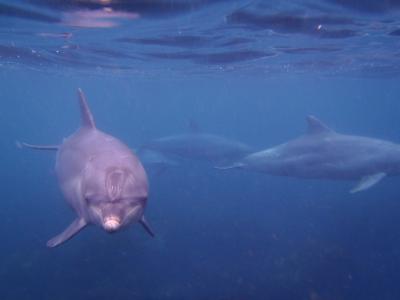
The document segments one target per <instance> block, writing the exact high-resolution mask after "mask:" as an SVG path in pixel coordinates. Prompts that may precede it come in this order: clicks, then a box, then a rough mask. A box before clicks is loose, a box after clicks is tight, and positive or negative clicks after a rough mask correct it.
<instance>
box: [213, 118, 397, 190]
mask: <svg viewBox="0 0 400 300" xmlns="http://www.w3.org/2000/svg"><path fill="white" fill-rule="evenodd" d="M307 123H308V130H307V133H306V134H305V135H303V136H301V137H299V138H297V139H294V140H291V141H289V142H287V143H284V144H281V145H278V146H276V147H272V148H269V149H266V150H263V151H260V152H256V153H253V154H250V155H248V156H246V157H245V158H243V159H241V160H239V161H237V162H236V163H234V164H233V165H231V166H227V167H221V168H220V169H230V168H242V169H248V170H254V171H260V172H265V173H268V174H271V175H278V176H291V177H300V178H312V179H338V180H341V179H342V180H359V183H358V184H357V185H356V186H355V187H354V188H353V189H352V190H351V192H352V193H355V192H359V191H362V190H366V189H368V188H370V187H371V186H373V185H374V184H376V183H378V182H379V181H380V180H381V179H382V178H384V177H385V176H387V175H399V174H400V145H398V144H395V143H392V142H388V141H383V140H379V139H373V138H368V137H362V136H354V135H344V134H339V133H337V132H335V131H333V130H332V129H330V128H329V127H327V126H326V125H325V124H323V123H322V122H321V121H319V120H318V119H317V118H315V117H313V116H308V117H307Z"/></svg>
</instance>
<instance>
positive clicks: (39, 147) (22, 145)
mask: <svg viewBox="0 0 400 300" xmlns="http://www.w3.org/2000/svg"><path fill="white" fill-rule="evenodd" d="M15 144H16V146H17V147H18V148H20V149H22V148H30V149H35V150H52V151H57V150H58V148H59V146H58V145H33V144H27V143H23V142H20V141H16V142H15Z"/></svg>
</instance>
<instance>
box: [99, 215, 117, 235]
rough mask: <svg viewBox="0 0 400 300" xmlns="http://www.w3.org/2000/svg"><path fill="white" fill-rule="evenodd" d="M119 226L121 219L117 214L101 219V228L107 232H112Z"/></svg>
mask: <svg viewBox="0 0 400 300" xmlns="http://www.w3.org/2000/svg"><path fill="white" fill-rule="evenodd" d="M120 227H121V219H120V218H118V217H117V216H107V217H105V218H104V221H103V228H104V230H106V231H108V232H114V231H116V230H118V229H119V228H120Z"/></svg>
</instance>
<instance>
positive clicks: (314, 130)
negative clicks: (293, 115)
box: [307, 116, 334, 134]
mask: <svg viewBox="0 0 400 300" xmlns="http://www.w3.org/2000/svg"><path fill="white" fill-rule="evenodd" d="M327 132H334V131H333V130H332V129H330V128H329V127H328V126H326V125H325V124H324V123H322V122H321V121H320V120H318V119H317V118H316V117H314V116H307V133H308V134H318V133H327Z"/></svg>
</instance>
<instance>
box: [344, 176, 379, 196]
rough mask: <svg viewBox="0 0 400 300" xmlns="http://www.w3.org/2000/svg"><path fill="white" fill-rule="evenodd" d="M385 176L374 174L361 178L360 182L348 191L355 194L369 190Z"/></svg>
mask: <svg viewBox="0 0 400 300" xmlns="http://www.w3.org/2000/svg"><path fill="white" fill-rule="evenodd" d="M385 176H386V173H383V172H381V173H376V174H373V175H369V176H365V177H363V178H361V180H360V182H359V183H358V184H357V185H356V186H355V187H354V188H353V189H352V190H351V191H350V193H352V194H353V193H356V192H360V191H364V190H366V189H369V188H370V187H371V186H373V185H375V184H377V183H378V182H379V181H381V180H382V178H383V177H385Z"/></svg>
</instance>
